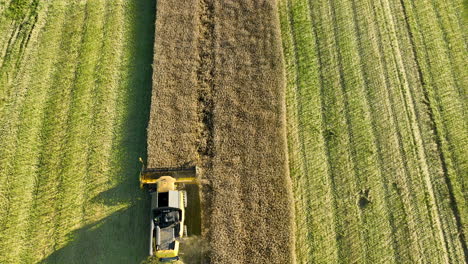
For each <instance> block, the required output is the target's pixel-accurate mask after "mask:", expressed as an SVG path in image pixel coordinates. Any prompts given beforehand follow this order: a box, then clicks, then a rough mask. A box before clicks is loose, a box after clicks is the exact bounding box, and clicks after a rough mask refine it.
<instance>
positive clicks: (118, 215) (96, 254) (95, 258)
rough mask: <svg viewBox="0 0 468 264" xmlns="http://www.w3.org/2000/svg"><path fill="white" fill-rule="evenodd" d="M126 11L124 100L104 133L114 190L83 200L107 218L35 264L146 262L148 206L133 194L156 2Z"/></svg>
mask: <svg viewBox="0 0 468 264" xmlns="http://www.w3.org/2000/svg"><path fill="white" fill-rule="evenodd" d="M128 8H130V9H131V13H132V14H133V15H132V14H130V15H129V16H128V17H126V19H128V21H127V22H128V23H127V24H128V25H129V26H130V27H131V28H129V30H130V31H131V32H130V33H129V36H130V37H129V39H128V40H127V41H126V44H125V45H126V46H127V48H126V52H124V54H125V55H122V56H125V58H124V59H125V60H127V61H126V64H128V65H126V68H125V70H124V71H125V72H123V73H122V76H126V77H125V78H124V79H123V80H122V82H121V83H122V85H124V86H125V87H123V88H124V89H123V90H125V96H124V97H122V99H121V100H122V103H121V104H122V105H123V106H122V107H121V108H119V109H118V111H119V113H121V114H122V115H123V117H122V121H121V124H119V125H118V128H117V127H113V128H110V129H118V130H117V131H119V132H118V133H119V134H118V136H117V137H116V138H117V139H116V142H115V143H113V147H112V148H113V149H112V155H113V158H112V159H113V160H112V162H111V164H109V168H108V169H109V171H111V172H112V173H111V175H110V176H109V178H110V180H109V184H112V185H113V186H114V187H113V188H111V189H109V190H106V191H104V192H102V193H100V194H98V195H97V196H96V197H94V198H92V200H91V201H88V203H89V204H90V205H91V206H97V208H103V211H107V212H110V214H109V215H107V216H106V217H104V218H103V219H101V220H99V221H96V222H92V223H90V224H88V225H85V226H83V227H81V228H79V229H76V230H74V231H72V232H71V233H69V234H68V235H67V236H68V239H67V241H69V242H68V244H66V245H65V246H64V247H62V248H60V249H57V250H56V251H54V252H53V253H52V254H51V255H49V256H48V257H47V258H45V259H43V260H42V261H41V262H40V263H67V264H68V263H70V264H73V263H80V264H86V263H93V264H95V263H125V264H127V263H141V262H142V261H145V260H146V259H147V255H148V239H147V238H148V231H149V224H150V223H149V221H148V216H149V207H150V205H149V200H148V199H146V198H147V196H146V195H145V192H144V191H142V190H140V189H139V184H138V172H139V169H140V168H141V164H140V163H139V162H138V157H143V158H145V157H146V144H147V142H146V140H147V136H146V128H147V125H148V120H149V112H150V104H151V92H152V73H153V71H152V66H151V65H152V63H153V46H154V39H155V37H154V33H155V20H156V18H155V16H156V15H155V14H156V1H151V0H144V1H134V2H132V3H129V7H128ZM127 42H128V43H127ZM99 176H101V175H99ZM113 208H114V209H113ZM115 208H120V209H115ZM77 210H80V209H77ZM109 210H111V211H109ZM36 228H41V227H36Z"/></svg>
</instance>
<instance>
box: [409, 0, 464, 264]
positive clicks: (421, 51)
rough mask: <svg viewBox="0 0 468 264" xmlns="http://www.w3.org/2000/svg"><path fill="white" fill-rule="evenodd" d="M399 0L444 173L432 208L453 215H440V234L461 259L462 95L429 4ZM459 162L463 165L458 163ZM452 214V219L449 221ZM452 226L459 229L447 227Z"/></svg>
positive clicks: (452, 253)
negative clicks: (441, 231) (436, 201)
mask: <svg viewBox="0 0 468 264" xmlns="http://www.w3.org/2000/svg"><path fill="white" fill-rule="evenodd" d="M402 3H403V4H404V7H405V10H406V13H407V16H408V20H409V25H410V27H411V31H412V33H413V35H414V36H415V38H414V41H415V44H416V46H417V47H418V48H417V49H416V51H417V54H416V55H417V58H418V63H419V65H420V69H421V76H422V77H423V78H424V84H425V85H424V89H425V90H424V93H425V96H426V98H427V100H428V105H429V109H430V111H431V113H432V116H431V119H432V121H433V124H434V127H433V129H434V131H435V135H436V142H437V146H438V151H439V153H440V158H441V159H442V161H443V162H442V169H443V172H444V175H441V176H439V177H436V178H434V179H433V181H435V182H437V183H438V184H435V185H434V187H435V193H436V197H435V198H437V199H438V204H437V205H438V207H437V208H435V209H434V210H436V211H439V214H440V213H441V214H447V213H448V212H449V211H453V214H451V215H452V216H445V217H443V218H441V221H442V223H441V225H442V226H441V229H442V230H443V234H442V238H443V240H445V241H446V247H447V250H448V252H447V253H448V254H450V257H451V258H453V257H455V258H461V259H463V255H466V251H467V249H466V241H465V240H464V238H463V237H462V234H463V233H466V229H465V230H463V223H462V222H461V221H463V219H466V214H467V209H466V199H465V198H464V197H465V195H464V194H463V186H464V183H463V175H465V174H466V168H464V166H465V165H462V164H466V161H465V159H466V155H464V152H466V151H464V150H463V147H464V145H465V144H464V143H463V142H467V139H466V137H467V135H466V133H463V132H461V131H466V124H465V121H464V119H463V117H462V116H463V111H462V109H463V107H462V105H460V101H459V100H461V98H459V97H457V91H456V87H455V83H454V80H453V79H452V75H451V74H450V72H449V71H448V69H447V68H445V66H444V65H446V64H448V63H449V62H448V58H447V51H446V50H445V49H444V46H443V40H442V36H441V34H442V33H441V31H440V28H438V27H437V25H435V24H434V21H433V19H429V18H430V17H433V16H434V14H433V10H432V8H430V6H427V5H424V6H413V5H412V4H413V3H407V2H406V1H403V2H402ZM414 4H415V5H417V4H419V3H414ZM454 145H455V146H454ZM430 154H431V153H429V155H430ZM457 165H458V166H457ZM460 165H462V166H461V167H460ZM434 176H436V175H434ZM447 196H448V197H450V201H447V200H446V199H445V197H447ZM457 213H459V214H460V215H457ZM453 216H454V217H455V223H453V221H452V220H453ZM454 224H455V225H456V226H455V227H454ZM453 229H455V230H457V229H459V230H458V231H449V230H453ZM446 237H447V238H446ZM460 244H461V245H460ZM464 252H465V253H464ZM465 257H466V256H465Z"/></svg>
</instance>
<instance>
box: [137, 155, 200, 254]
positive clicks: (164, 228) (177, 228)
mask: <svg viewBox="0 0 468 264" xmlns="http://www.w3.org/2000/svg"><path fill="white" fill-rule="evenodd" d="M140 162H141V163H142V164H143V166H142V170H141V172H140V188H142V189H144V188H146V189H147V190H148V191H149V194H150V196H151V212H150V221H151V229H150V241H149V255H151V256H153V255H154V252H156V257H157V258H158V260H159V261H160V262H173V261H177V260H179V243H180V242H179V241H180V239H181V238H183V237H186V236H187V226H186V225H185V220H186V219H185V208H187V192H186V191H185V190H184V185H185V184H198V180H197V175H198V174H197V167H195V166H194V167H187V168H146V167H145V165H144V163H143V160H142V159H141V158H140Z"/></svg>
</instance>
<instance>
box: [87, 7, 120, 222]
mask: <svg viewBox="0 0 468 264" xmlns="http://www.w3.org/2000/svg"><path fill="white" fill-rule="evenodd" d="M94 4H95V6H93V7H92V9H91V10H90V13H89V26H88V28H87V31H88V32H89V39H88V40H87V41H86V42H85V45H87V46H89V47H86V49H89V54H90V55H89V56H88V59H89V61H87V62H86V69H87V70H86V71H84V72H83V76H82V78H83V84H84V85H87V86H89V88H88V89H89V91H88V92H89V93H90V98H88V100H89V101H90V103H91V107H90V109H88V111H89V112H90V113H89V115H90V116H91V119H90V120H89V123H88V127H87V129H88V130H89V131H90V133H91V134H90V137H89V139H88V142H86V150H85V151H86V159H85V171H84V172H83V173H84V175H85V176H84V178H83V185H84V186H83V194H82V195H83V203H82V209H81V211H82V222H83V224H86V223H89V222H92V221H93V220H96V219H100V218H101V217H102V215H103V214H104V213H105V212H104V210H99V209H97V208H96V206H95V205H93V204H91V203H90V202H91V201H89V200H90V199H92V198H93V197H94V196H96V195H98V194H99V193H100V192H102V191H103V190H105V182H106V181H107V178H105V177H102V175H99V172H98V170H97V169H96V166H97V164H101V162H100V161H99V159H100V158H102V157H101V156H102V154H101V153H100V151H101V150H100V148H99V147H98V143H97V142H98V141H99V142H101V141H102V138H101V137H100V134H101V133H102V132H103V131H101V130H98V127H97V124H98V123H99V122H101V121H102V120H99V118H98V117H97V112H98V108H99V107H103V103H104V102H102V100H101V99H100V97H99V96H101V95H102V92H99V91H102V90H103V89H106V87H103V85H101V84H100V83H99V76H101V75H102V74H103V73H101V71H100V65H101V64H102V63H103V61H104V60H105V59H104V56H105V54H107V53H104V52H102V50H103V47H104V43H105V42H104V39H105V36H106V34H107V31H106V30H107V28H105V25H108V24H109V23H110V22H109V17H110V15H111V13H112V12H111V10H110V8H109V6H110V5H109V4H106V2H104V1H97V3H94ZM92 10H94V11H92ZM96 181H97V182H96Z"/></svg>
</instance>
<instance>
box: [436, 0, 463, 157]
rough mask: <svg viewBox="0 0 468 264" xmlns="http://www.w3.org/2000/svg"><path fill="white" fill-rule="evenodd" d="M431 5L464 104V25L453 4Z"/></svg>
mask: <svg viewBox="0 0 468 264" xmlns="http://www.w3.org/2000/svg"><path fill="white" fill-rule="evenodd" d="M431 5H432V6H433V10H434V12H435V14H436V17H437V21H438V22H439V23H438V25H439V27H440V29H441V31H442V33H443V34H442V37H443V39H444V42H445V49H446V50H447V52H448V54H447V55H448V57H449V60H450V63H449V65H447V66H448V67H449V68H450V69H451V72H452V78H453V79H454V81H455V83H456V86H457V90H458V96H459V97H460V99H461V101H462V102H466V89H467V86H468V72H467V70H466V54H467V42H466V41H465V37H464V34H463V29H464V25H463V24H460V21H459V20H458V18H457V14H456V11H455V10H457V7H455V6H454V5H453V4H449V3H448V2H447V1H439V0H431ZM458 8H460V9H463V6H458ZM465 110H466V106H465ZM465 166H468V165H465Z"/></svg>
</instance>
